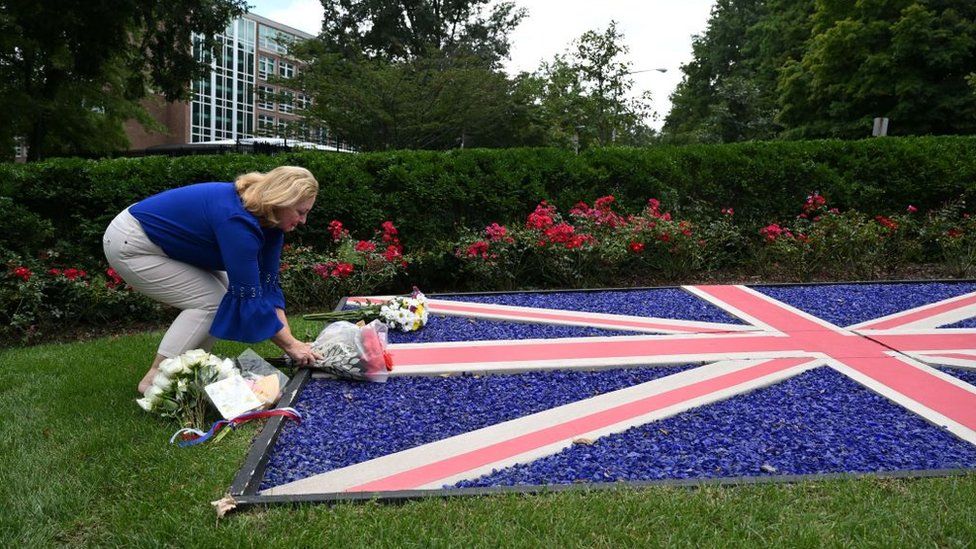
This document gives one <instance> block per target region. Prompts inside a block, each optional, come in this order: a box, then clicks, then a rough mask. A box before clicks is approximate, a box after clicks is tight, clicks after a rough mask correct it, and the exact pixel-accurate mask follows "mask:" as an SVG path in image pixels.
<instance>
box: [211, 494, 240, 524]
mask: <svg viewBox="0 0 976 549" xmlns="http://www.w3.org/2000/svg"><path fill="white" fill-rule="evenodd" d="M210 505H213V506H214V509H215V510H216V511H217V519H218V520H219V519H222V518H224V515H226V514H227V513H229V512H231V511H233V510H234V509H237V501H236V500H235V499H234V498H233V496H231V495H230V494H227V495H226V496H224V497H222V498H220V499H218V500H216V501H211V502H210Z"/></svg>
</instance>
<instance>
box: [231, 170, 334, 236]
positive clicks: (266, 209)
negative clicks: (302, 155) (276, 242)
mask: <svg viewBox="0 0 976 549" xmlns="http://www.w3.org/2000/svg"><path fill="white" fill-rule="evenodd" d="M234 186H235V187H237V194H239V195H240V196H241V201H242V202H244V208H246V209H247V211H249V212H251V213H252V214H254V215H255V216H256V217H257V218H258V219H260V220H261V222H262V224H264V225H269V226H270V225H274V224H275V223H277V222H278V217H277V216H276V215H275V211H274V209H275V208H289V207H292V206H294V205H295V204H298V203H299V202H304V201H306V200H311V199H313V198H315V197H316V196H317V195H318V193H319V182H318V181H316V180H315V177H314V176H313V175H312V172H310V171H308V170H306V169H305V168H299V167H298V166H279V167H277V168H275V169H273V170H271V171H270V172H268V173H261V172H251V173H246V174H244V175H241V176H238V177H237V180H236V181H234Z"/></svg>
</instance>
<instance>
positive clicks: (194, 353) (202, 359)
mask: <svg viewBox="0 0 976 549" xmlns="http://www.w3.org/2000/svg"><path fill="white" fill-rule="evenodd" d="M180 356H181V357H182V358H183V363H184V364H186V365H187V366H189V365H191V364H197V363H200V364H205V363H206V362H207V359H208V358H209V357H210V353H208V352H207V351H204V350H203V349H193V350H191V351H187V352H185V353H183V354H182V355H180ZM188 369H189V368H188Z"/></svg>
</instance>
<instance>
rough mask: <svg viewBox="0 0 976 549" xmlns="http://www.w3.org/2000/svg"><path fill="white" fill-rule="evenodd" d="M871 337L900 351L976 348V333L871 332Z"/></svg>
mask: <svg viewBox="0 0 976 549" xmlns="http://www.w3.org/2000/svg"><path fill="white" fill-rule="evenodd" d="M868 337H870V338H871V339H873V340H874V341H877V342H878V343H881V344H882V345H886V346H888V347H891V348H892V349H895V350H897V351H902V352H906V353H908V352H913V351H940V350H943V349H976V334H960V333H952V332H947V333H932V334H871V335H870V336H868Z"/></svg>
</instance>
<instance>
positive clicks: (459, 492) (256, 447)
mask: <svg viewBox="0 0 976 549" xmlns="http://www.w3.org/2000/svg"><path fill="white" fill-rule="evenodd" d="M940 282H942V283H973V282H976V280H974V279H968V280H967V279H953V280H877V281H858V282H828V283H819V284H811V283H784V284H759V285H761V286H766V287H789V286H832V285H841V284H844V285H851V284H899V283H900V284H910V283H914V284H922V283H940ZM676 288H679V287H677V286H657V287H637V288H598V289H566V290H562V289H561V290H533V291H519V292H468V293H452V294H444V295H451V296H456V295H500V294H510V293H546V294H551V293H568V292H606V291H627V290H661V289H676ZM430 297H435V296H434V295H431V296H430ZM345 306H346V298H342V299H341V300H340V301H339V304H338V305H337V306H336V309H335V310H341V309H343V308H344V307H345ZM311 378H312V373H311V371H310V370H306V369H302V370H299V371H298V372H297V373H296V374H295V376H294V377H293V378H292V379H291V381H290V382H289V383H288V384H287V385H286V386H285V388H284V390H283V392H282V397H281V400H280V401H279V403H278V407H287V406H292V405H293V404H294V403H295V401H296V400H297V399H298V396H299V395H300V393H301V391H302V389H303V388H304V387H305V385H306V383H307V382H308V381H309V380H310V379H311ZM285 423H286V421H285V420H284V418H281V417H274V418H271V419H270V420H269V421H268V422H267V423H266V424H265V426H264V427H263V428H262V430H261V432H260V433H259V434H258V436H257V438H256V439H255V440H254V442H253V443H252V445H251V448H250V450H249V451H248V454H247V456H246V458H245V461H244V465H243V466H242V467H241V469H240V470H239V471H238V472H237V474H236V475H235V477H234V480H233V482H232V483H231V486H230V489H229V495H230V497H232V498H233V500H234V502H235V504H236V505H237V507H238V508H243V507H249V506H262V505H272V504H283V503H284V504H297V503H340V502H352V501H382V502H389V503H394V502H402V501H408V500H415V499H423V498H430V497H463V496H485V495H494V494H508V493H518V494H536V493H557V492H563V491H566V490H582V491H607V490H616V489H622V488H641V487H649V486H678V487H700V486H735V485H749V484H769V483H794V482H801V481H811V480H814V481H815V480H834V479H850V478H924V477H945V476H956V475H965V474H971V473H972V470H970V469H928V470H899V471H882V472H871V473H822V474H809V475H772V476H770V475H764V476H761V477H760V476H744V477H724V478H701V479H662V480H652V481H629V482H627V481H615V482H579V483H574V484H550V485H541V484H540V485H519V486H496V487H483V488H449V489H445V488H440V489H424V490H390V491H382V492H368V491H366V492H332V493H312V494H286V495H262V494H260V487H261V482H262V480H263V478H264V474H265V471H266V468H267V465H268V462H269V460H270V458H271V452H272V450H273V448H274V445H275V442H276V441H277V438H278V435H279V434H280V432H281V430H282V428H283V426H284V425H285Z"/></svg>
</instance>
